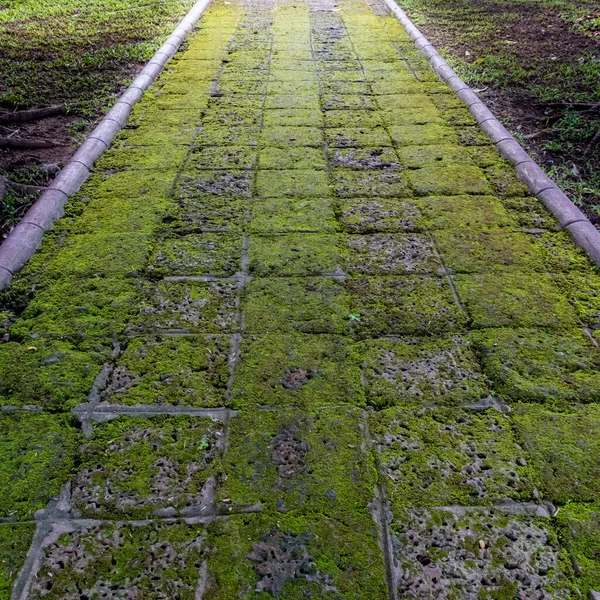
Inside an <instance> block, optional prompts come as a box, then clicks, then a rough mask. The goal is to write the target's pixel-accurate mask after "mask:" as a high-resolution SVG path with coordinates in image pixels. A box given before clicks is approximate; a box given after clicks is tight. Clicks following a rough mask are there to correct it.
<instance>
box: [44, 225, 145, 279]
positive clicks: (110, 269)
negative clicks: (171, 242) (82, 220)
mask: <svg viewBox="0 0 600 600" xmlns="http://www.w3.org/2000/svg"><path fill="white" fill-rule="evenodd" d="M150 246H151V239H150V237H149V236H148V235H146V234H136V233H125V234H121V233H90V234H80V235H73V236H71V237H70V238H68V239H67V241H66V242H65V244H64V246H63V247H62V248H61V249H60V251H59V252H58V253H57V254H56V256H55V257H54V258H53V259H52V260H50V262H49V263H48V264H47V265H46V270H45V274H44V275H45V277H46V278H47V279H59V278H63V277H73V278H82V279H85V278H88V277H106V276H108V277H111V276H114V277H127V276H131V275H134V274H136V273H138V272H139V271H141V270H142V269H143V268H144V266H145V265H146V260H147V257H148V254H149V252H150Z"/></svg>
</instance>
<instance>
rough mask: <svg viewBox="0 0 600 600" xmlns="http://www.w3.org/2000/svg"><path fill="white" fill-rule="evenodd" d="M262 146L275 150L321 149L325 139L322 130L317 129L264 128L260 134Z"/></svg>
mask: <svg viewBox="0 0 600 600" xmlns="http://www.w3.org/2000/svg"><path fill="white" fill-rule="evenodd" d="M260 144H261V146H271V147H273V148H290V147H295V146H309V147H313V148H321V147H322V146H323V137H322V134H321V129H319V128H317V127H282V126H272V127H264V128H263V129H262V131H261V133H260Z"/></svg>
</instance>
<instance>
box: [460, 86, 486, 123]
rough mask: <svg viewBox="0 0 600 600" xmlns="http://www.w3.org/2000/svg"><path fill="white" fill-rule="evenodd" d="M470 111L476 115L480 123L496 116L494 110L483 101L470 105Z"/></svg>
mask: <svg viewBox="0 0 600 600" xmlns="http://www.w3.org/2000/svg"><path fill="white" fill-rule="evenodd" d="M463 91H465V90H463ZM469 112H470V113H471V114H472V115H473V117H475V120H476V121H477V122H478V123H479V124H481V123H485V121H489V120H490V119H493V118H494V113H492V111H491V110H490V109H489V108H488V107H487V106H486V105H485V104H484V103H483V102H481V101H480V102H477V103H476V104H471V106H469Z"/></svg>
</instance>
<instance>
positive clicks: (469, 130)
mask: <svg viewBox="0 0 600 600" xmlns="http://www.w3.org/2000/svg"><path fill="white" fill-rule="evenodd" d="M454 130H455V131H456V135H457V136H458V142H459V143H460V144H461V145H463V146H491V144H492V142H491V140H490V138H489V136H488V134H487V133H486V132H485V131H483V129H481V127H480V126H479V125H472V126H469V125H466V126H461V127H454Z"/></svg>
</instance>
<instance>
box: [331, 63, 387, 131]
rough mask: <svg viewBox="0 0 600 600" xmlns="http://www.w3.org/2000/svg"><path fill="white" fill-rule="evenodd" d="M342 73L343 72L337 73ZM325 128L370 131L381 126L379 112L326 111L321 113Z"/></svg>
mask: <svg viewBox="0 0 600 600" xmlns="http://www.w3.org/2000/svg"><path fill="white" fill-rule="evenodd" d="M338 73H340V74H341V73H343V71H341V72H338ZM323 117H324V119H325V127H328V128H329V127H333V128H340V129H346V130H347V129H358V130H360V129H363V128H364V129H371V128H375V127H378V126H380V125H381V123H382V122H381V116H380V114H379V112H376V111H372V110H328V111H326V112H325V113H323Z"/></svg>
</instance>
